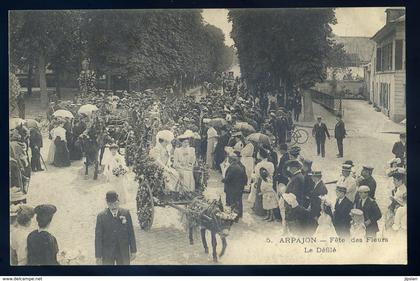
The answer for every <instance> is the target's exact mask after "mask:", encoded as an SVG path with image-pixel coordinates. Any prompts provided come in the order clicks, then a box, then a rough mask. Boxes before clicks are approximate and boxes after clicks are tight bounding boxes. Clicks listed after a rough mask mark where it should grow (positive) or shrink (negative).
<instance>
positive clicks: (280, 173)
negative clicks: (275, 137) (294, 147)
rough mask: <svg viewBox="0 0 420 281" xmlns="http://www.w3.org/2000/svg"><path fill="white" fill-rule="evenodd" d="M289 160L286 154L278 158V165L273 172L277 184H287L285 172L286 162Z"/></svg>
mask: <svg viewBox="0 0 420 281" xmlns="http://www.w3.org/2000/svg"><path fill="white" fill-rule="evenodd" d="M289 160H290V155H289V153H287V152H286V153H285V154H283V155H282V156H281V157H280V161H279V165H278V166H277V169H276V171H275V174H276V176H275V181H276V182H277V183H283V184H287V183H288V182H289V179H288V178H287V175H286V171H285V166H286V162H287V161H289Z"/></svg>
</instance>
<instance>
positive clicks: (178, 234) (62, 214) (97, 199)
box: [28, 100, 405, 265]
mask: <svg viewBox="0 0 420 281" xmlns="http://www.w3.org/2000/svg"><path fill="white" fill-rule="evenodd" d="M343 106H344V118H343V120H344V122H345V123H346V129H347V132H348V137H347V138H346V139H345V141H344V158H342V159H337V158H336V154H337V147H336V142H335V139H334V138H333V134H334V125H335V117H334V116H333V115H332V114H331V113H329V112H328V111H326V110H325V109H324V108H322V107H321V106H319V105H317V104H314V114H315V116H316V115H322V116H323V117H324V122H326V124H327V127H328V128H329V129H330V134H331V136H332V138H331V140H330V141H328V140H327V143H326V158H321V157H319V156H316V145H315V142H314V139H312V137H310V139H309V141H308V142H307V143H306V144H304V145H302V155H303V156H304V157H305V158H309V159H312V160H313V162H314V163H313V169H320V170H322V172H323V175H324V182H327V181H332V180H335V179H337V177H338V176H339V175H340V173H341V163H342V162H343V161H344V160H348V159H351V160H353V161H354V163H355V165H356V166H357V167H361V165H364V164H367V165H371V166H373V167H374V168H375V169H374V177H375V179H376V180H377V183H378V187H377V191H376V194H377V202H378V204H379V206H380V208H381V210H382V212H383V214H384V213H385V210H386V207H387V198H388V193H387V182H388V178H387V177H386V176H385V169H386V167H387V161H388V160H390V159H391V158H393V154H392V153H391V149H392V145H393V143H394V142H395V141H397V140H398V138H399V136H398V134H390V133H383V132H396V131H403V130H404V127H403V126H401V125H399V124H395V123H393V122H392V121H389V120H388V118H387V117H385V116H384V115H382V114H381V113H379V112H375V111H374V110H373V108H372V107H371V106H370V105H368V104H367V102H366V101H353V100H345V101H344V102H343ZM299 125H302V126H304V128H305V129H306V130H308V132H309V134H311V129H310V128H306V127H305V126H312V125H313V124H312V123H299ZM49 143H50V141H49V140H48V138H47V137H46V136H45V137H44V147H43V149H42V154H43V157H44V159H46V158H47V154H48V147H49ZM83 173H84V166H83V161H76V162H73V163H72V166H71V167H68V168H55V167H53V166H48V170H47V171H44V172H38V173H33V175H32V178H31V185H30V190H29V195H28V204H30V205H34V206H35V205H37V204H41V203H51V204H54V205H56V206H57V209H58V211H57V213H56V215H55V217H54V219H53V222H52V224H51V232H53V233H54V235H55V236H56V238H57V241H58V244H59V248H60V251H65V252H66V255H67V256H75V257H77V258H78V259H77V260H75V261H74V263H77V264H94V263H95V256H94V230H95V222H96V215H97V214H98V213H99V212H100V211H101V210H103V209H104V208H105V206H106V205H105V193H106V192H107V191H108V190H109V189H110V187H109V185H108V184H107V183H105V181H104V180H103V178H101V177H100V178H99V180H97V181H93V180H92V176H90V177H89V179H85V177H84V174H83ZM128 176H129V178H130V181H129V183H130V184H129V188H128V189H129V190H128V194H129V195H128V198H130V201H129V202H128V203H127V204H126V205H122V207H125V208H128V209H129V210H130V212H131V216H132V218H133V222H134V226H135V232H136V239H137V246H138V250H139V253H138V254H137V257H136V259H135V260H134V262H133V264H154V265H157V264H176V265H186V264H213V262H212V260H211V258H210V256H208V255H207V254H205V253H204V250H203V247H202V245H201V239H200V237H199V235H195V244H194V245H189V241H188V236H187V233H186V231H185V230H184V228H183V225H182V223H181V221H180V214H179V212H178V211H176V210H175V209H172V208H169V207H167V208H160V207H157V208H155V219H154V224H153V227H152V229H151V230H150V231H148V232H145V231H142V230H140V228H139V225H138V223H137V215H136V202H135V197H136V188H137V184H136V183H135V182H134V180H133V178H134V174H133V173H132V172H130V174H129V175H128ZM220 180H221V176H220V175H219V174H218V173H216V172H214V171H212V172H211V173H210V182H209V186H208V189H207V190H206V196H207V197H208V198H214V199H218V198H219V196H221V197H222V199H223V200H224V194H223V184H222V183H221V182H220ZM115 190H117V191H118V187H115ZM328 190H329V194H328V196H329V198H330V199H331V200H334V199H335V192H334V190H335V185H334V184H332V185H328ZM246 199H247V195H244V217H243V219H242V221H240V222H239V223H238V224H235V225H234V226H233V227H232V229H231V232H230V235H229V237H228V248H227V251H226V254H225V256H223V257H222V258H221V259H220V261H219V262H220V264H262V263H263V264H292V263H322V262H323V261H324V259H323V257H320V256H317V255H313V256H310V255H306V256H305V257H304V259H303V258H302V255H303V250H302V245H293V244H290V245H279V244H278V243H277V242H273V241H277V240H278V239H279V238H280V237H281V236H280V233H281V227H280V225H279V224H275V223H268V222H264V221H262V219H261V218H259V217H256V216H254V215H253V214H252V213H251V210H250V207H251V206H250V203H249V202H248V201H247V200H246ZM208 243H209V245H210V235H209V234H208ZM220 246H221V243H220V242H219V246H218V249H219V251H220V248H221V247H220ZM369 249H371V250H374V249H375V248H369ZM388 250H389V251H397V252H398V254H395V256H397V255H399V254H400V252H403V253H404V250H405V246H404V245H401V249H388ZM352 251H353V256H354V255H356V256H357V255H360V256H362V255H366V254H368V253H369V252H367V251H366V250H363V251H361V250H357V249H352ZM291 253H292V254H291ZM393 253H394V252H390V253H388V254H386V253H385V252H384V256H388V257H390V259H389V260H384V261H383V262H392V256H393ZM336 255H337V256H336ZM340 255H341V256H342V255H343V252H339V253H333V254H330V256H328V258H330V259H331V258H334V257H339V256H340ZM326 258H327V257H326ZM303 260H304V262H303ZM360 261H361V262H365V263H367V262H369V260H368V259H362V258H361V259H360Z"/></svg>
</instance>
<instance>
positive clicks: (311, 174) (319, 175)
mask: <svg viewBox="0 0 420 281" xmlns="http://www.w3.org/2000/svg"><path fill="white" fill-rule="evenodd" d="M309 175H310V176H312V177H322V172H321V171H312V172H310V173H309Z"/></svg>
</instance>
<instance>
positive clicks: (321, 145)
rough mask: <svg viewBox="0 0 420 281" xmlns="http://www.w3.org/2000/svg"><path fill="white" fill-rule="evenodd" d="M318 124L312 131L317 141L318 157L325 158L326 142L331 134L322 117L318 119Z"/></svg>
mask: <svg viewBox="0 0 420 281" xmlns="http://www.w3.org/2000/svg"><path fill="white" fill-rule="evenodd" d="M317 121H318V122H317V123H315V125H314V127H313V129H312V136H313V137H314V138H315V140H316V151H317V154H318V156H319V155H320V154H321V156H322V157H325V140H326V138H327V137H328V139H330V133H329V132H328V129H327V125H325V123H324V122H322V117H321V116H318V117H317Z"/></svg>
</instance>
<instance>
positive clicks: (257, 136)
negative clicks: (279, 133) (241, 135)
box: [246, 133, 271, 145]
mask: <svg viewBox="0 0 420 281" xmlns="http://www.w3.org/2000/svg"><path fill="white" fill-rule="evenodd" d="M246 139H247V140H249V141H255V142H257V143H261V144H265V145H271V141H270V137H269V136H267V135H264V134H262V133H253V134H250V135H249V136H248V137H247V138H246Z"/></svg>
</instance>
